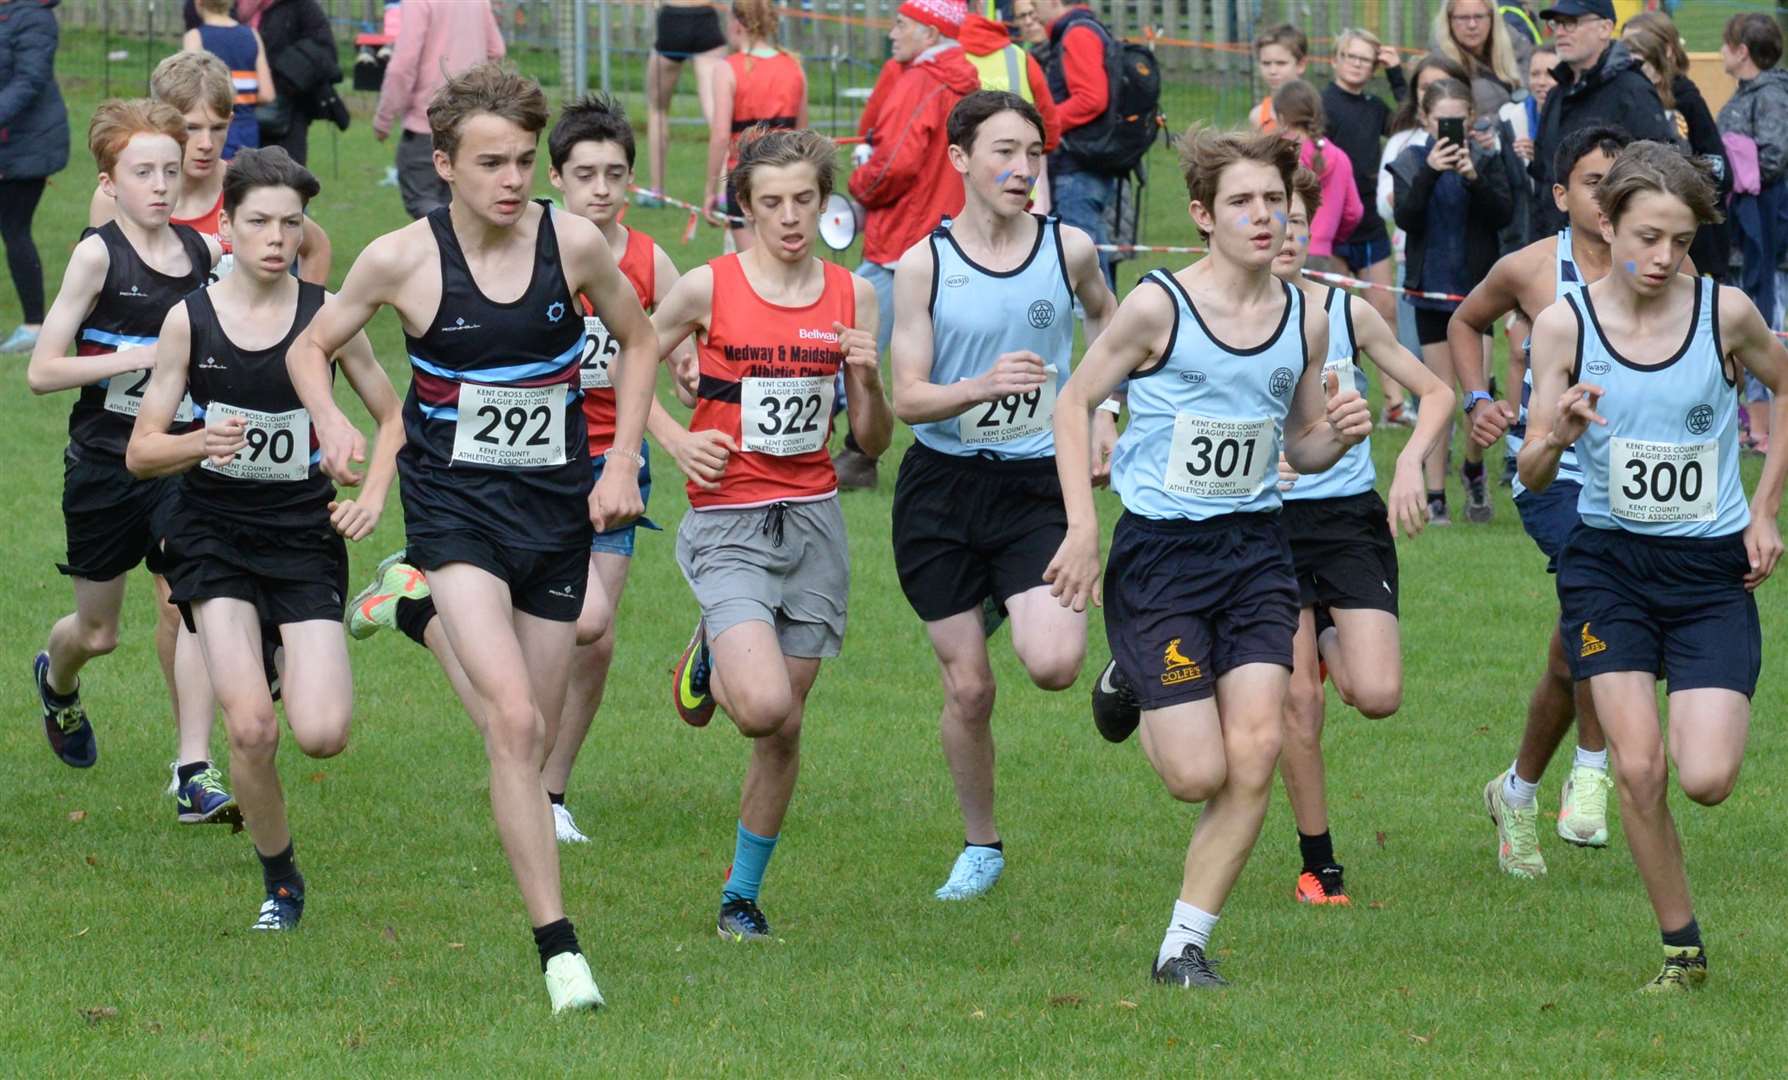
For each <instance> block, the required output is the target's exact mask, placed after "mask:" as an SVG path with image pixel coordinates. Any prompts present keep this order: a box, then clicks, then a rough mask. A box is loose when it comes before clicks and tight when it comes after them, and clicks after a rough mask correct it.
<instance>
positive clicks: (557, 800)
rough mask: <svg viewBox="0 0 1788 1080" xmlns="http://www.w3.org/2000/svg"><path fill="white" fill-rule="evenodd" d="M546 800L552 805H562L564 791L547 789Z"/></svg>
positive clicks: (563, 802)
mask: <svg viewBox="0 0 1788 1080" xmlns="http://www.w3.org/2000/svg"><path fill="white" fill-rule="evenodd" d="M546 801H547V802H549V803H552V804H553V805H554V806H564V805H565V793H564V792H563V791H549V792H547V793H546Z"/></svg>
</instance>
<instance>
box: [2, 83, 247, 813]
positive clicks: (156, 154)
mask: <svg viewBox="0 0 1788 1080" xmlns="http://www.w3.org/2000/svg"><path fill="white" fill-rule="evenodd" d="M186 137H187V132H186V125H185V124H184V122H183V121H182V120H181V118H180V114H179V113H178V112H177V111H175V109H174V108H173V107H172V106H170V105H166V104H163V103H160V102H155V101H147V100H140V101H108V102H106V103H104V104H102V105H101V106H100V107H99V108H98V109H96V110H94V114H93V120H92V122H91V123H90V124H89V125H88V128H87V145H88V148H89V149H90V150H91V151H92V153H93V159H94V161H95V162H96V163H97V164H98V166H99V190H100V193H101V195H102V196H103V197H104V198H105V199H106V200H107V201H108V202H109V203H110V204H111V205H112V207H113V210H112V212H111V217H110V220H108V221H107V222H106V223H105V224H104V225H102V226H100V227H99V228H97V229H93V230H90V231H89V232H88V233H87V235H86V236H84V237H83V238H82V239H81V242H80V243H79V244H77V245H75V249H74V252H73V253H72V254H71V255H70V256H69V260H68V269H67V271H66V272H65V273H64V275H63V278H62V288H61V290H60V291H59V292H58V293H57V295H56V301H55V303H54V304H53V305H52V306H51V308H50V312H49V315H48V317H47V318H46V319H45V322H44V327H43V331H42V333H41V334H40V335H39V336H38V339H37V346H36V348H35V349H34V350H33V351H32V355H31V364H30V367H29V368H28V369H27V371H26V374H25V378H26V381H27V382H28V383H29V384H30V386H31V389H32V391H33V392H35V393H39V394H45V393H50V392H53V391H56V390H70V389H77V388H78V389H79V390H80V396H79V397H78V398H77V399H76V400H75V403H74V408H73V410H72V411H71V412H70V414H69V418H68V449H67V450H66V452H65V453H64V455H63V457H64V465H63V488H62V515H63V521H64V524H65V525H66V527H67V530H68V562H66V563H63V564H61V570H62V572H63V573H64V574H67V575H69V576H70V577H71V578H72V579H73V581H74V591H75V610H74V612H73V613H72V614H69V615H65V616H63V617H62V618H61V619H59V620H58V621H57V622H56V625H55V626H54V627H52V628H51V630H50V640H49V645H48V646H47V647H46V648H45V649H44V651H43V652H40V653H38V654H37V659H36V661H35V663H34V665H33V667H34V672H35V677H36V683H37V693H38V698H39V700H40V702H41V704H42V706H43V718H44V732H45V734H46V735H48V736H49V740H50V748H51V749H52V750H54V751H55V752H56V756H57V757H59V758H61V759H62V761H63V762H64V763H66V764H69V765H73V766H76V767H78V768H86V767H88V766H91V765H92V764H93V763H94V761H96V760H97V759H98V756H99V746H98V743H97V742H96V741H95V738H94V734H93V725H92V723H91V721H90V720H89V719H88V717H87V711H86V707H85V706H84V705H82V703H81V696H80V677H79V676H80V672H81V669H82V668H83V667H84V666H85V665H86V664H87V662H88V661H89V660H92V659H93V658H95V657H98V656H104V655H106V654H107V653H109V652H111V651H112V650H113V649H114V648H116V647H117V644H118V624H119V611H120V608H121V607H122V605H123V603H124V588H125V578H124V575H125V573H126V572H127V571H129V570H130V569H131V568H132V567H134V566H136V565H137V563H139V562H142V563H144V564H146V565H147V567H148V569H149V572H150V573H151V574H152V575H153V576H154V579H155V592H156V597H157V599H158V601H159V602H158V604H157V612H158V615H159V618H158V620H157V626H156V633H155V645H156V653H157V655H158V656H159V658H160V660H161V667H162V675H163V677H164V678H165V679H166V681H167V684H168V693H169V695H170V696H171V698H172V703H173V710H174V725H175V730H176V733H177V738H178V743H179V745H178V756H177V758H176V760H175V778H176V791H175V806H176V814H175V816H176V820H177V821H179V822H181V823H182V824H189V825H190V824H200V823H204V822H233V821H236V820H239V815H238V812H237V809H236V803H235V800H233V799H232V798H230V795H229V792H227V791H225V790H224V786H223V776H222V774H221V773H220V772H219V771H218V770H217V769H215V768H213V767H212V765H211V725H212V711H213V708H212V699H211V691H210V687H209V686H208V684H207V680H206V677H205V669H204V657H203V655H202V654H201V653H200V651H199V648H198V642H197V640H196V639H195V638H193V636H192V634H191V632H190V631H188V632H186V633H182V632H181V629H180V617H179V613H178V612H177V611H175V609H174V608H173V607H172V606H170V605H169V604H168V603H167V602H166V601H167V595H168V586H167V581H166V580H165V578H164V577H163V574H164V573H165V572H166V570H167V562H166V560H165V559H164V558H163V556H162V551H161V542H162V540H163V538H165V536H166V535H167V526H168V515H169V513H170V512H171V511H172V509H173V503H174V499H175V483H174V481H171V480H138V479H137V478H135V477H133V476H131V474H130V472H129V470H128V469H126V468H125V467H124V447H125V444H126V443H127V442H128V441H129V439H130V428H131V423H132V419H133V417H135V416H136V414H137V410H138V408H139V407H140V406H141V404H142V395H143V389H144V387H145V385H146V384H147V383H148V380H149V370H148V369H149V368H150V367H152V366H153V364H154V362H155V347H156V339H157V337H158V336H159V335H160V333H161V324H162V320H163V319H165V318H166V316H167V314H168V311H169V309H170V308H173V307H174V306H175V305H176V304H178V303H179V301H180V299H181V298H182V297H184V296H185V295H186V294H187V293H189V292H191V291H192V290H193V289H196V288H198V287H200V286H201V285H203V284H204V281H205V275H206V273H207V272H208V271H209V270H210V269H211V267H212V265H213V264H214V263H215V262H216V261H217V259H218V257H219V254H220V251H219V247H218V244H217V242H216V241H215V240H207V239H206V238H204V237H202V236H200V235H199V234H198V233H197V232H195V231H193V230H192V229H190V228H188V227H186V226H184V225H172V224H169V220H168V218H169V214H170V213H171V212H172V210H173V205H174V202H175V200H176V199H177V198H178V196H179V191H180V183H181V166H180V161H181V145H182V144H183V143H184V142H185V140H186ZM71 353H72V354H73V355H70V354H71ZM179 413H180V415H179V416H178V421H179V422H180V423H181V424H183V425H187V424H190V423H191V422H192V403H191V402H190V401H183V402H181V406H180V409H179Z"/></svg>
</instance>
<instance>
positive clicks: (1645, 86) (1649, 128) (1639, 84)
mask: <svg viewBox="0 0 1788 1080" xmlns="http://www.w3.org/2000/svg"><path fill="white" fill-rule="evenodd" d="M1552 75H1553V77H1554V78H1556V79H1557V80H1558V86H1557V87H1555V88H1554V89H1553V91H1552V93H1550V94H1548V95H1547V96H1546V107H1545V108H1544V109H1543V110H1541V112H1540V130H1539V134H1537V135H1536V136H1535V137H1534V140H1533V163H1532V164H1531V165H1529V166H1528V172H1529V173H1530V174H1531V175H1532V176H1533V179H1534V184H1535V190H1536V191H1538V192H1541V193H1546V192H1550V191H1551V190H1552V184H1553V176H1552V159H1553V158H1554V157H1556V156H1557V154H1558V147H1559V145H1560V144H1561V143H1563V142H1564V138H1565V136H1566V135H1569V134H1570V133H1571V132H1573V131H1579V130H1581V129H1583V128H1588V127H1597V126H1600V125H1603V124H1608V125H1612V126H1614V127H1618V128H1621V129H1622V130H1624V131H1626V133H1627V134H1629V135H1631V136H1632V137H1633V138H1634V139H1635V140H1637V139H1654V140H1656V141H1658V142H1662V143H1674V142H1676V127H1675V125H1673V124H1672V123H1670V121H1669V120H1668V119H1667V118H1666V117H1665V116H1664V103H1663V102H1661V101H1659V100H1658V91H1657V89H1656V88H1655V87H1653V86H1652V84H1651V80H1650V79H1648V78H1646V77H1645V72H1644V71H1642V70H1640V68H1639V61H1638V59H1637V58H1635V57H1634V56H1633V54H1632V53H1630V52H1628V51H1627V47H1626V46H1625V45H1622V44H1621V43H1620V42H1618V41H1616V42H1611V43H1609V45H1608V48H1607V50H1606V51H1605V52H1603V53H1602V58H1601V59H1600V60H1598V61H1596V65H1595V67H1592V68H1590V69H1589V70H1588V71H1587V72H1585V73H1583V74H1582V75H1581V76H1579V75H1578V74H1577V72H1576V70H1575V69H1573V68H1572V67H1571V65H1569V64H1566V63H1562V62H1561V63H1560V64H1559V65H1558V66H1557V67H1555V68H1553V69H1552ZM1536 202H1537V204H1538V208H1539V215H1538V217H1539V228H1538V230H1537V233H1536V235H1539V236H1544V235H1546V234H1547V233H1551V232H1557V231H1558V230H1559V229H1562V228H1564V227H1565V226H1566V225H1567V224H1569V221H1568V220H1567V218H1566V216H1565V213H1564V211H1562V210H1560V209H1558V207H1557V206H1555V205H1554V204H1553V202H1552V200H1551V199H1548V198H1540V199H1537V200H1536Z"/></svg>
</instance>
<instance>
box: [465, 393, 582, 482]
mask: <svg viewBox="0 0 1788 1080" xmlns="http://www.w3.org/2000/svg"><path fill="white" fill-rule="evenodd" d="M453 460H454V461H463V462H466V463H468V464H472V465H492V466H496V467H498V468H509V469H519V468H539V467H542V466H548V465H563V464H564V463H565V460H566V459H565V388H564V387H563V386H482V385H479V384H477V383H462V384H461V385H460V388H459V422H458V423H457V424H455V425H454V429H453Z"/></svg>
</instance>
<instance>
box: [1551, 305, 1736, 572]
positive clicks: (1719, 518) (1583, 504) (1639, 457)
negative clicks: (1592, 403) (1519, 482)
mask: <svg viewBox="0 0 1788 1080" xmlns="http://www.w3.org/2000/svg"><path fill="white" fill-rule="evenodd" d="M1719 295H1720V286H1719V285H1718V284H1717V283H1715V282H1714V280H1713V279H1712V278H1705V277H1704V278H1697V279H1695V307H1694V313H1693V318H1692V319H1691V321H1690V330H1689V334H1688V337H1687V339H1686V340H1685V341H1683V342H1682V343H1681V345H1680V346H1679V347H1678V348H1677V350H1676V352H1675V353H1674V354H1672V355H1671V356H1670V358H1669V359H1667V360H1665V361H1664V362H1663V363H1661V364H1650V365H1646V366H1640V365H1638V364H1634V363H1633V362H1632V361H1630V360H1628V359H1627V358H1625V357H1623V356H1621V355H1620V354H1619V353H1617V352H1615V351H1614V348H1613V347H1612V346H1611V345H1609V343H1608V339H1607V338H1606V337H1605V336H1603V334H1602V328H1601V326H1600V325H1599V324H1598V323H1597V322H1596V314H1595V305H1594V303H1592V302H1591V300H1590V297H1589V293H1588V291H1587V290H1585V291H1584V292H1581V293H1579V294H1578V295H1576V296H1571V297H1567V298H1566V300H1565V302H1566V303H1568V304H1570V305H1571V309H1572V311H1573V312H1575V314H1576V315H1577V325H1578V328H1579V333H1580V334H1581V335H1582V347H1581V349H1580V351H1579V355H1580V357H1581V364H1582V368H1581V370H1580V372H1579V373H1578V374H1577V376H1576V377H1577V378H1578V379H1581V380H1583V381H1586V382H1594V383H1596V384H1597V385H1599V386H1601V387H1602V388H1603V389H1604V390H1605V391H1606V394H1605V395H1604V396H1603V397H1602V398H1601V399H1600V400H1599V401H1598V402H1597V403H1596V411H1597V412H1598V413H1600V414H1601V415H1602V416H1604V417H1606V418H1607V420H1608V423H1607V424H1606V425H1603V424H1591V425H1589V430H1588V431H1586V432H1584V434H1583V437H1582V438H1580V439H1578V440H1577V459H1578V461H1579V462H1580V463H1581V465H1582V467H1583V492H1582V494H1581V495H1579V496H1578V498H1577V512H1578V513H1579V514H1580V515H1581V516H1582V518H1583V523H1584V524H1585V525H1592V526H1594V527H1596V528H1598V529H1624V530H1626V531H1627V532H1632V533H1640V534H1643V535H1646V536H1691V537H1706V536H1730V535H1731V534H1733V533H1736V532H1740V531H1742V530H1743V529H1744V527H1745V526H1746V525H1749V524H1750V523H1751V508H1750V506H1749V504H1747V503H1746V501H1745V490H1744V484H1743V483H1742V482H1741V481H1740V479H1739V475H1738V395H1737V393H1735V392H1734V391H1735V385H1734V383H1733V382H1732V381H1731V380H1729V379H1727V377H1726V372H1725V367H1724V364H1723V362H1722V360H1723V358H1722V356H1721V351H1722V350H1721V347H1720V329H1719V326H1720V323H1719V319H1720V312H1719ZM1665 347H1668V345H1666V346H1665Z"/></svg>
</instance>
